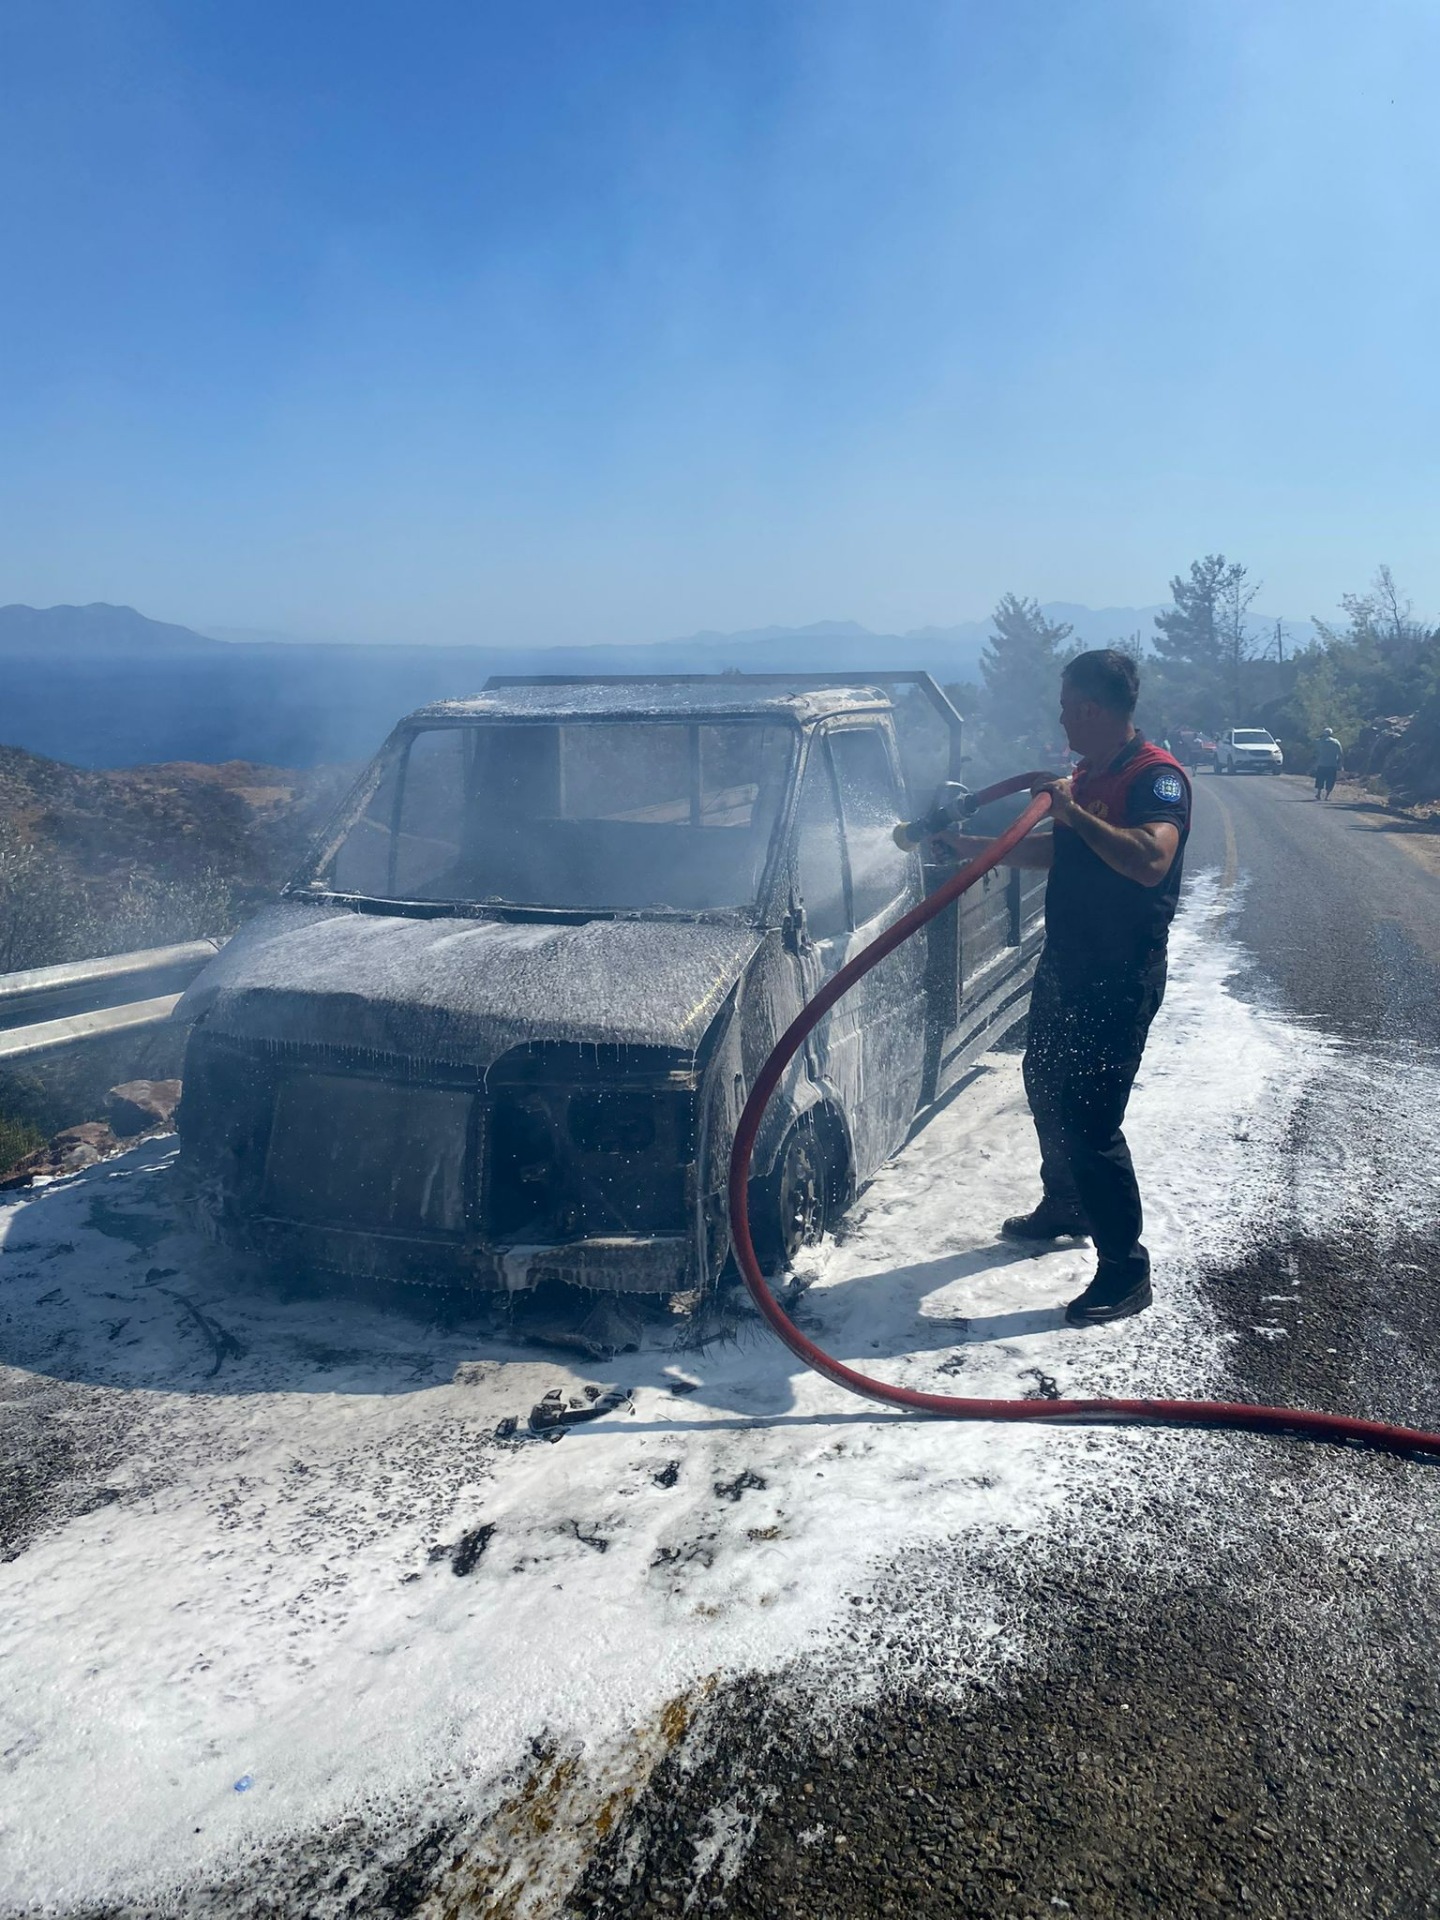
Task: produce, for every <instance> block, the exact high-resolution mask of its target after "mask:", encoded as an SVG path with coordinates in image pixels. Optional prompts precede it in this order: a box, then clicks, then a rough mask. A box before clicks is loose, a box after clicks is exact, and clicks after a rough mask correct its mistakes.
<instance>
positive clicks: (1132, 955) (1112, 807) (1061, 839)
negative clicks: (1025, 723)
mask: <svg viewBox="0 0 1440 1920" xmlns="http://www.w3.org/2000/svg"><path fill="white" fill-rule="evenodd" d="M1073 791H1074V795H1075V804H1076V805H1077V806H1078V807H1081V808H1083V809H1084V811H1085V812H1086V813H1093V814H1094V815H1095V816H1096V817H1097V818H1098V819H1100V820H1106V821H1109V822H1110V823H1111V824H1112V825H1114V826H1117V827H1139V826H1144V825H1145V824H1146V822H1148V821H1151V820H1169V821H1170V822H1172V824H1173V825H1175V826H1177V827H1178V828H1179V829H1180V844H1179V846H1178V847H1177V848H1176V850H1175V858H1174V860H1173V861H1171V863H1170V871H1169V872H1168V873H1167V874H1166V876H1165V878H1164V879H1163V880H1162V881H1161V882H1160V885H1159V886H1158V887H1146V886H1142V885H1141V884H1140V882H1139V881H1138V880H1127V879H1126V877H1125V875H1124V874H1122V873H1116V871H1115V869H1114V868H1113V867H1110V866H1107V865H1106V863H1105V862H1104V861H1103V860H1102V859H1101V858H1100V856H1099V854H1098V853H1095V852H1093V851H1092V850H1091V848H1089V847H1087V846H1086V844H1085V842H1084V841H1083V840H1082V839H1081V838H1080V836H1079V834H1078V833H1075V832H1074V831H1073V830H1072V829H1071V828H1069V827H1063V826H1061V825H1060V824H1059V823H1058V822H1057V823H1056V827H1055V863H1054V865H1053V866H1052V868H1051V870H1050V880H1049V884H1048V885H1047V886H1046V889H1045V947H1046V959H1047V961H1048V963H1049V965H1050V966H1051V967H1052V968H1053V969H1055V971H1056V972H1057V973H1059V974H1060V975H1062V976H1063V977H1064V978H1066V979H1068V980H1071V981H1074V982H1075V983H1076V984H1077V985H1079V984H1082V983H1091V982H1093V983H1095V984H1099V983H1100V982H1102V981H1109V982H1110V983H1112V984H1113V985H1115V986H1138V985H1140V984H1143V983H1150V982H1153V981H1156V980H1162V979H1163V978H1164V972H1165V942H1166V937H1167V935H1168V934H1169V931H1170V922H1171V921H1172V920H1173V919H1174V917H1175V907H1176V903H1177V901H1178V900H1179V898H1180V874H1181V867H1182V865H1183V863H1184V858H1185V842H1186V840H1187V838H1188V837H1189V833H1190V781H1189V778H1188V776H1187V775H1186V772H1185V769H1184V768H1183V767H1182V766H1181V765H1180V763H1179V761H1178V760H1176V759H1175V758H1174V757H1173V756H1172V755H1170V754H1168V753H1166V752H1165V751H1164V749H1163V748H1162V747H1152V746H1151V745H1150V744H1149V742H1148V741H1146V740H1144V739H1142V738H1141V736H1140V735H1139V734H1138V733H1137V734H1136V736H1135V738H1134V739H1133V740H1129V741H1127V742H1126V744H1125V745H1124V746H1123V747H1122V748H1121V749H1120V751H1119V753H1118V754H1116V756H1115V758H1114V759H1113V760H1112V761H1111V762H1110V764H1109V766H1107V767H1103V768H1100V769H1098V770H1097V769H1096V768H1094V767H1092V766H1091V765H1090V762H1089V761H1088V760H1082V761H1081V763H1080V765H1079V767H1078V768H1077V769H1076V773H1075V778H1074V785H1073Z"/></svg>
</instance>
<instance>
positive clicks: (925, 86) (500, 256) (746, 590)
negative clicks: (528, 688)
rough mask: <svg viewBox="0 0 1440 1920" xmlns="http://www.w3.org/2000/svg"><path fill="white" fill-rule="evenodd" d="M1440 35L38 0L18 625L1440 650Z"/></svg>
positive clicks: (14, 63) (1, 396)
mask: <svg viewBox="0 0 1440 1920" xmlns="http://www.w3.org/2000/svg"><path fill="white" fill-rule="evenodd" d="M1437 80H1440V8H1437V7H1436V6H1435V5H1434V4H1433V0H1368V4H1367V5H1366V6H1365V7H1363V8H1362V7H1360V6H1357V5H1355V4H1354V0H1293V3H1292V0H1185V3H1184V4H1182V3H1181V0H1091V3H1090V4H1087V5H1084V6H1076V5H1073V4H1068V0H1006V4H1004V5H1000V6H997V5H994V4H990V3H988V0H987V3H986V4H973V5H972V4H950V5H943V4H935V3H933V0H866V3H865V4H860V3H858V0H503V3H502V0H495V3H488V0H468V3H466V4H458V3H457V0H420V3H419V4H416V0H408V3H407V4H400V3H399V0H303V4H295V0H283V3H282V0H224V4H222V5H214V6H211V5H203V4H196V0H162V3H159V4H157V3H155V0H123V4H120V5H116V4H114V0H7V5H6V6H5V8H4V9H3V12H0V96H3V97H0V262H3V269H4V273H5V279H6V282H7V286H6V293H5V298H4V300H3V303H0V601H4V600H25V601H30V602H34V603H39V604H49V603H51V602H54V601H84V600H91V599H107V600H119V601H128V602H130V603H132V604H134V605H137V606H140V607H141V608H143V609H144V610H145V611H147V612H150V613H152V614H155V615H157V616H159V617H164V618H169V619H177V620H183V621H188V622H191V623H194V624H198V625H215V624H220V625H229V626H246V627H259V628H271V629H278V630H281V631H289V632H297V633H303V634H315V635H320V636H326V635H328V636H334V637H355V638H367V639H385V638H396V639H427V640H469V639H473V640H476V641H485V642H496V643H499V642H506V643H515V642H534V643H536V644H550V643H559V642H566V641H571V642H583V641H590V640H606V639H612V640H623V641H630V640H644V639H658V638H663V637H666V636H669V635H672V634H677V633H683V632H687V631H690V630H693V629H695V628H698V627H714V628H734V627H747V626H755V625H761V624H764V623H768V622H770V621H778V622H804V621H809V620H815V619H821V618H853V619H858V620H861V621H864V622H865V623H866V624H868V625H871V626H874V627H878V628H882V629H887V630H894V629H903V628H906V627H910V626H915V625H921V624H926V623H931V622H934V623H939V624H944V623H946V622H949V621H953V620H958V619H963V618H968V617H973V616H976V615H979V614H983V613H984V612H985V610H986V609H987V608H988V607H989V606H990V605H991V604H993V602H994V600H995V599H996V598H997V596H998V595H999V594H1000V593H1002V592H1004V591H1006V590H1014V591H1016V592H1019V593H1033V594H1035V595H1037V596H1038V597H1040V598H1041V599H1069V600H1077V601H1085V602H1088V603H1089V604H1091V605H1107V604H1136V603H1144V602H1148V601H1155V600H1159V599H1163V598H1164V597H1165V582H1166V580H1167V578H1168V577H1169V575H1170V574H1171V573H1173V572H1175V571H1177V570H1178V569H1181V568H1183V567H1184V566H1185V565H1186V564H1187V563H1188V561H1189V560H1190V559H1191V558H1193V557H1194V556H1195V555H1197V554H1199V553H1203V552H1206V551H1210V550H1214V549H1221V550H1223V551H1224V552H1226V553H1227V554H1229V555H1231V556H1232V557H1238V558H1241V559H1243V560H1245V561H1246V562H1248V563H1249V565H1250V566H1251V568H1252V571H1253V572H1254V573H1255V575H1257V576H1258V577H1260V578H1261V579H1263V580H1264V581H1265V583H1266V584H1265V590H1264V593H1263V596H1262V605H1264V606H1266V607H1269V608H1272V609H1274V610H1276V611H1283V612H1285V613H1288V614H1291V615H1294V616H1297V617H1299V616H1303V615H1305V614H1307V613H1310V612H1312V611H1316V612H1322V613H1323V612H1324V611H1326V609H1327V608H1329V607H1330V606H1332V605H1333V603H1334V601H1335V600H1336V599H1337V598H1338V596H1339V594H1340V593H1341V592H1342V591H1344V590H1345V589H1347V588H1351V587H1358V586H1363V584H1364V583H1365V581H1366V580H1367V578H1368V577H1369V575H1370V574H1371V572H1372V571H1373V569H1374V567H1375V565H1376V563H1377V562H1379V561H1381V560H1384V561H1387V562H1388V563H1389V564H1390V565H1391V566H1392V567H1393V568H1394V570H1395V573H1396V575H1397V577H1398V578H1399V579H1400V580H1401V581H1402V583H1404V584H1406V585H1408V587H1409V589H1410V591H1411V592H1412V594H1413V595H1414V597H1415V599H1416V601H1417V603H1419V606H1420V609H1421V610H1422V611H1425V612H1428V613H1431V614H1432V615H1434V614H1440V541H1437V539H1436V531H1437V511H1436V509H1437V504H1440V503H1437V491H1440V488H1437V458H1440V456H1437V450H1440V353H1437V336H1440V249H1437V247H1436V233H1437V215H1440V138H1437V134H1436V132H1435V126H1436V121H1437V115H1436V113H1435V105H1434V102H1435V96H1436V91H1437Z"/></svg>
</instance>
